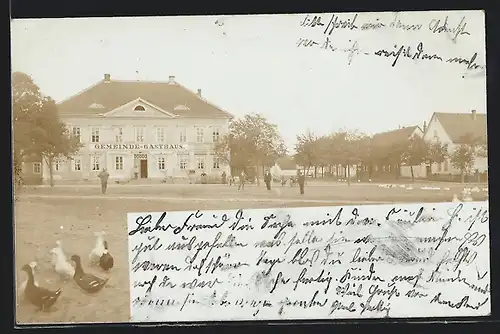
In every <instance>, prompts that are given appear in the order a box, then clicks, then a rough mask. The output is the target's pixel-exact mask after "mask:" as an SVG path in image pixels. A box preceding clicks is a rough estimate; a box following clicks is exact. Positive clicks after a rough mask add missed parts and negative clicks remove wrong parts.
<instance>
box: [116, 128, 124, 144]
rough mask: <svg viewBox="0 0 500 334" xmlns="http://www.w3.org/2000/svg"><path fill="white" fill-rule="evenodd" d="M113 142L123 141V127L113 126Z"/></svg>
mask: <svg viewBox="0 0 500 334" xmlns="http://www.w3.org/2000/svg"><path fill="white" fill-rule="evenodd" d="M115 142H117V143H121V142H123V128H121V127H116V128H115Z"/></svg>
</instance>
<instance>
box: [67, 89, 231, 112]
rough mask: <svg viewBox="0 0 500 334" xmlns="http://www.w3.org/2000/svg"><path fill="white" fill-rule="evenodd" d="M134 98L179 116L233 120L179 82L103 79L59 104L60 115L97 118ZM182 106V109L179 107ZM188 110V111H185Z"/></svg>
mask: <svg viewBox="0 0 500 334" xmlns="http://www.w3.org/2000/svg"><path fill="white" fill-rule="evenodd" d="M137 98H142V99H143V100H146V101H148V102H150V103H152V104H153V105H155V106H158V107H159V108H161V109H163V110H165V111H168V112H170V113H172V114H176V115H179V116H180V117H196V118H232V117H233V116H232V115H231V114H229V113H228V112H226V111H224V110H222V109H221V108H219V107H217V106H215V105H214V104H212V103H210V102H208V101H207V100H205V99H203V98H202V97H201V96H199V95H198V94H196V93H195V92H193V91H191V90H189V89H187V88H186V87H184V86H182V85H180V84H179V83H177V82H175V81H173V82H151V81H122V80H111V79H109V80H108V79H103V80H101V81H99V82H97V83H96V84H94V85H92V86H90V87H88V88H87V89H85V90H83V91H81V92H80V93H78V94H76V95H74V96H72V97H70V98H69V99H67V100H65V101H62V102H60V103H58V111H59V113H60V115H61V116H68V115H78V116H85V115H92V116H95V115H99V114H104V113H106V112H109V111H111V110H114V109H116V108H118V107H120V106H122V105H125V104H127V103H128V102H130V101H133V100H135V99H137ZM179 106H182V108H179ZM186 107H187V108H186Z"/></svg>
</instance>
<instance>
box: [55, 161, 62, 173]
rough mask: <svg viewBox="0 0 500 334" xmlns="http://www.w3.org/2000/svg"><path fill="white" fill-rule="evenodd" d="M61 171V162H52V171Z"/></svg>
mask: <svg viewBox="0 0 500 334" xmlns="http://www.w3.org/2000/svg"><path fill="white" fill-rule="evenodd" d="M60 170H61V161H60V160H56V161H54V171H56V172H59V171H60Z"/></svg>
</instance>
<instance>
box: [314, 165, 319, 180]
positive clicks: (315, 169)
mask: <svg viewBox="0 0 500 334" xmlns="http://www.w3.org/2000/svg"><path fill="white" fill-rule="evenodd" d="M317 174H318V166H314V178H316V177H317Z"/></svg>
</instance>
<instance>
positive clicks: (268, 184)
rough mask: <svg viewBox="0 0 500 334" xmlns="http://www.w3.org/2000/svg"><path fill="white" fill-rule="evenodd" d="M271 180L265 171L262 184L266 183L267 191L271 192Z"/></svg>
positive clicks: (268, 173)
mask: <svg viewBox="0 0 500 334" xmlns="http://www.w3.org/2000/svg"><path fill="white" fill-rule="evenodd" d="M271 179H272V176H271V173H270V172H269V171H268V170H266V173H265V174H264V182H265V183H266V188H267V190H271Z"/></svg>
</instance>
